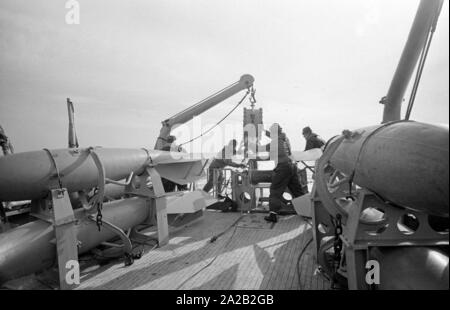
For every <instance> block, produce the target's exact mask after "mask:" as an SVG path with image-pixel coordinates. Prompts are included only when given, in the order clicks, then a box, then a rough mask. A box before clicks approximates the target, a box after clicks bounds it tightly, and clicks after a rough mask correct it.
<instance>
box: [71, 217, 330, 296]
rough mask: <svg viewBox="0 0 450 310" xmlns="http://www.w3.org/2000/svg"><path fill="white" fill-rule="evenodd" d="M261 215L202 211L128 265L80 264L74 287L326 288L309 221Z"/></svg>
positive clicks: (191, 288)
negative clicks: (266, 218)
mask: <svg viewBox="0 0 450 310" xmlns="http://www.w3.org/2000/svg"><path fill="white" fill-rule="evenodd" d="M264 216H265V214H261V213H254V214H241V213H220V212H216V211H205V212H204V215H203V216H202V217H201V218H200V219H198V220H197V221H195V222H193V223H191V224H189V225H186V226H185V227H183V229H178V230H177V231H175V232H172V233H171V234H170V240H169V243H168V244H166V245H164V246H162V247H158V248H154V247H151V246H150V245H148V246H147V245H141V247H143V248H144V251H145V253H144V255H143V256H142V257H141V258H140V259H138V260H135V262H134V264H133V265H131V266H127V267H125V266H124V263H123V261H115V262H112V263H109V264H107V265H104V266H99V265H94V266H89V267H88V268H84V269H83V268H82V270H81V284H80V286H79V287H78V289H94V290H98V289H106V290H115V289H125V290H128V289H138V290H153V289H156V290H177V289H182V290H202V289H208V290H242V289H254V290H260V289H263V290H299V289H305V290H306V289H315V290H322V289H329V287H330V283H329V282H328V281H327V280H326V279H325V278H324V277H323V276H322V275H321V274H320V273H316V272H315V264H314V260H313V254H312V248H313V246H312V243H311V242H309V241H310V240H311V238H312V231H311V228H310V225H309V224H308V223H307V222H306V221H305V220H303V219H302V218H301V217H300V216H298V215H290V216H283V217H279V221H278V223H276V224H272V223H267V222H266V221H264ZM214 236H217V239H216V240H215V241H214V242H211V238H212V237H214ZM305 246H307V248H306V249H305V251H303V254H302V255H301V257H300V253H302V250H303V248H304V247H305Z"/></svg>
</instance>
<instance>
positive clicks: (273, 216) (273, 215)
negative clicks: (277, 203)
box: [264, 211, 278, 223]
mask: <svg viewBox="0 0 450 310" xmlns="http://www.w3.org/2000/svg"><path fill="white" fill-rule="evenodd" d="M264 219H265V220H266V221H267V222H273V223H276V222H278V216H277V213H276V212H273V211H270V212H269V215H268V216H266V217H264Z"/></svg>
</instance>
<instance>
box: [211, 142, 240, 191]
mask: <svg viewBox="0 0 450 310" xmlns="http://www.w3.org/2000/svg"><path fill="white" fill-rule="evenodd" d="M236 147H237V141H236V140H234V139H233V140H231V141H230V142H229V143H228V145H226V146H224V147H223V149H222V150H221V151H220V152H219V153H218V154H217V155H216V157H214V159H213V160H212V162H211V164H210V165H209V168H208V182H207V183H206V184H205V186H204V187H203V190H204V191H205V192H207V193H208V192H209V191H210V190H211V189H212V187H213V182H214V169H223V168H225V167H226V166H230V167H235V168H245V167H246V165H244V164H237V163H234V162H233V161H232V160H231V157H232V156H233V155H236ZM216 171H217V173H219V176H218V183H219V189H218V190H219V192H220V184H222V182H223V174H222V171H220V170H216Z"/></svg>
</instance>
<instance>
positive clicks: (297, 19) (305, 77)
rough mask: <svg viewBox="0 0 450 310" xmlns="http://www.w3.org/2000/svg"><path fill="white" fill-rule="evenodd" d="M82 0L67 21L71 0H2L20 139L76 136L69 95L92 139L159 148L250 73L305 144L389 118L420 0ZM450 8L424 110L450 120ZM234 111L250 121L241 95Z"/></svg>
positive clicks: (1, 110)
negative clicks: (73, 19) (178, 124)
mask: <svg viewBox="0 0 450 310" xmlns="http://www.w3.org/2000/svg"><path fill="white" fill-rule="evenodd" d="M79 3H80V24H79V25H67V24H66V22H65V15H66V13H67V11H68V10H67V9H66V8H65V1H64V0H58V1H57V0H34V1H28V0H26V1H25V0H20V1H19V0H2V1H0V68H1V70H0V124H1V125H2V126H3V127H4V129H5V131H6V133H7V134H8V135H9V136H10V138H11V140H12V142H13V144H14V146H15V148H16V152H20V151H29V150H36V149H42V148H60V147H66V145H67V108H66V98H67V97H70V98H71V99H72V101H73V102H74V104H75V112H76V114H75V117H76V126H77V133H78V139H79V141H80V143H81V145H82V146H86V147H87V146H91V145H101V146H104V147H150V148H152V147H153V145H154V143H155V140H156V137H157V136H158V133H159V129H160V122H161V121H162V120H164V119H166V118H167V117H169V116H171V115H173V114H175V113H177V112H179V111H180V110H182V109H184V108H186V107H188V106H189V105H192V104H194V103H196V102H198V101H200V100H201V99H203V98H205V97H207V96H209V95H211V94H212V93H214V92H216V91H217V90H220V89H222V88H224V87H225V86H228V85H229V84H231V83H233V82H235V81H237V80H238V79H239V77H240V76H241V75H242V74H244V73H249V74H252V75H253V76H254V77H255V87H256V89H257V100H258V102H257V107H262V108H263V110H264V113H263V117H264V121H265V123H267V124H270V123H272V122H279V123H280V124H281V125H282V126H283V127H284V128H285V129H286V132H287V135H288V137H289V138H290V140H291V144H292V146H293V148H294V149H303V147H304V141H303V138H302V137H301V128H302V127H304V126H307V125H309V126H311V127H312V128H313V130H314V131H316V132H317V133H319V134H320V135H321V136H323V137H324V138H325V139H328V138H330V137H332V136H334V135H336V134H339V133H341V132H342V130H343V129H356V128H359V127H363V126H367V125H372V124H377V123H380V121H381V117H382V109H383V106H382V105H380V104H379V103H378V101H379V100H380V98H381V97H382V96H384V95H385V94H386V93H387V90H388V88H389V84H390V82H391V79H392V76H393V73H394V71H395V68H396V66H397V63H398V60H399V58H400V54H401V52H402V49H403V46H404V44H405V41H406V39H407V35H408V33H409V30H410V26H411V23H412V21H413V18H414V15H415V13H416V10H417V6H418V3H419V1H412V0H402V1H400V0H396V1H392V0H376V1H369V0H351V1H350V0H341V1H336V0H326V1H315V0H309V1H303V0H293V1H280V0H190V1H189V0H176V1H174V0H157V1H148V0H145V1H137V0H133V1H116V0H89V1H87V0H79ZM448 12H449V8H448V1H445V4H444V7H443V10H442V13H441V16H440V19H439V23H438V27H437V31H436V34H435V37H434V40H433V42H432V46H431V49H430V52H429V55H428V59H427V63H426V66H425V70H424V72H423V76H422V82H421V85H420V88H419V91H418V95H417V98H416V104H415V107H414V110H413V113H412V119H414V120H418V121H424V122H429V123H440V124H448V122H449V116H448V113H449V86H448V84H449V47H448V46H449V33H448V31H449V30H448V29H449V14H448ZM242 95H243V94H237V95H235V96H233V97H232V98H230V99H229V100H227V101H225V102H223V103H221V104H220V105H218V106H217V107H215V108H213V109H212V110H210V111H208V112H207V113H205V114H204V115H203V117H202V123H203V124H205V126H206V127H207V124H208V123H209V124H211V123H214V122H216V121H217V120H219V119H220V118H221V117H222V116H223V115H224V114H226V113H227V112H228V111H229V110H230V109H231V108H232V107H233V106H234V105H235V104H236V103H237V101H238V100H239V99H240V98H241V97H242ZM407 95H408V96H409V92H408V93H407ZM245 104H246V105H248V103H247V102H246V103H245ZM227 122H228V123H238V124H241V123H242V109H241V108H239V109H238V110H236V111H235V112H234V113H233V114H232V116H231V117H230V118H229V119H228V120H227ZM179 142H182V141H179Z"/></svg>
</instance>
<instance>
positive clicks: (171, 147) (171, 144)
mask: <svg viewBox="0 0 450 310" xmlns="http://www.w3.org/2000/svg"><path fill="white" fill-rule="evenodd" d="M176 139H177V138H176V137H175V136H173V135H170V136H168V137H167V139H166V141H165V144H164V146H163V147H162V150H163V151H167V152H183V153H186V151H185V150H184V149H183V148H182V147H181V146H177V145H176V144H175V140H176ZM161 181H162V183H163V187H164V191H166V192H174V191H175V190H178V191H185V190H187V189H188V186H187V184H178V183H175V182H172V181H169V180H167V179H165V178H161Z"/></svg>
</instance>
